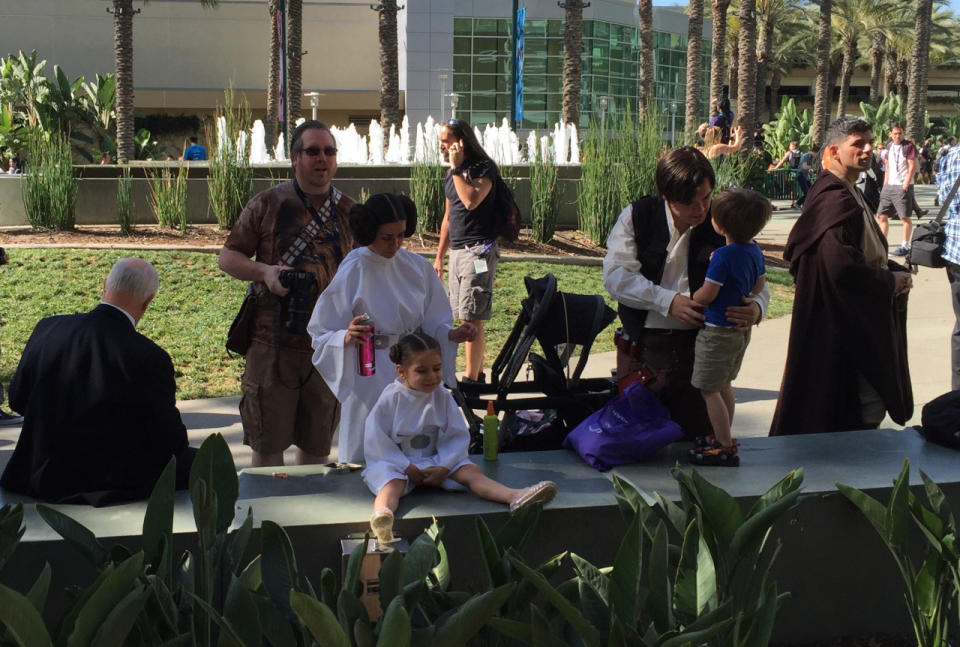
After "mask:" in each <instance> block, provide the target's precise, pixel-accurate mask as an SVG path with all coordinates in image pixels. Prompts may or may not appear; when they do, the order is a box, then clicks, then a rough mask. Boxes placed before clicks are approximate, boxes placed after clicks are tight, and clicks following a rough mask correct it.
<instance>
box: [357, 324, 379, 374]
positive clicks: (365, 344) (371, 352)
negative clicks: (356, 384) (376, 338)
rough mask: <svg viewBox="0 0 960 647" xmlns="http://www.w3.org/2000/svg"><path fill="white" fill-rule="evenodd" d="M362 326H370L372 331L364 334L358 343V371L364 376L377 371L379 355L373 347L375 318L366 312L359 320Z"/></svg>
mask: <svg viewBox="0 0 960 647" xmlns="http://www.w3.org/2000/svg"><path fill="white" fill-rule="evenodd" d="M357 323H358V324H360V325H361V326H370V331H369V332H368V333H367V334H365V335H364V336H363V340H362V341H361V342H360V343H359V344H357V373H359V374H360V375H364V376H370V375H373V374H374V373H376V372H377V357H376V351H375V349H374V347H373V335H374V332H375V330H374V328H373V319H371V318H370V315H368V314H366V313H364V314H363V319H361V320H360V321H358V322H357Z"/></svg>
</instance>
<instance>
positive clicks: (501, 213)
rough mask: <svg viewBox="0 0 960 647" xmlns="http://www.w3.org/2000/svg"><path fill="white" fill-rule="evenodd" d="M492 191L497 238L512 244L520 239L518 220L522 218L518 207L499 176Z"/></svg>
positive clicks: (511, 193) (511, 192) (508, 188)
mask: <svg viewBox="0 0 960 647" xmlns="http://www.w3.org/2000/svg"><path fill="white" fill-rule="evenodd" d="M493 190H494V191H496V194H495V195H494V199H495V200H496V206H497V227H496V229H497V236H498V237H499V238H500V239H502V240H505V241H507V242H508V243H512V242H513V241H515V240H516V239H517V238H519V237H520V220H521V219H522V217H523V216H522V214H521V213H520V207H518V206H517V202H516V200H514V199H513V191H511V190H510V187H509V186H507V183H506V182H504V181H503V178H502V177H500V175H499V174H497V176H496V180H495V181H494V183H493Z"/></svg>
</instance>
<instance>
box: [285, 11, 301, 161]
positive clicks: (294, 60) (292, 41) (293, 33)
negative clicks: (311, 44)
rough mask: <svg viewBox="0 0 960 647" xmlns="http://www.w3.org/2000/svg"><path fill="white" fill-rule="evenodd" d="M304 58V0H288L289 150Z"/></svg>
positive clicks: (287, 140) (296, 117)
mask: <svg viewBox="0 0 960 647" xmlns="http://www.w3.org/2000/svg"><path fill="white" fill-rule="evenodd" d="M302 59H303V0H287V79H286V80H287V100H286V103H285V105H286V108H287V137H286V146H287V150H289V149H290V138H291V137H292V136H293V131H294V129H296V127H297V119H299V118H300V116H301V115H300V98H301V96H300V91H301V87H302V86H301V78H302V77H301V74H302V72H301V70H302V67H301V61H302Z"/></svg>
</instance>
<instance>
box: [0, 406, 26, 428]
mask: <svg viewBox="0 0 960 647" xmlns="http://www.w3.org/2000/svg"><path fill="white" fill-rule="evenodd" d="M22 424H23V416H18V415H16V414H14V413H7V412H6V411H2V410H0V427H19V426H21V425H22Z"/></svg>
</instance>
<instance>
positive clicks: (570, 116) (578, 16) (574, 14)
mask: <svg viewBox="0 0 960 647" xmlns="http://www.w3.org/2000/svg"><path fill="white" fill-rule="evenodd" d="M557 5H558V6H559V7H561V8H562V9H563V11H564V18H565V19H564V27H563V114H562V115H561V117H560V120H561V121H562V122H563V123H565V124H575V125H577V126H578V127H579V125H580V77H581V76H582V72H583V61H582V58H581V57H582V56H583V10H584V8H585V7H589V6H590V3H589V2H582V1H581V0H567V1H566V2H558V3H557Z"/></svg>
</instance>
